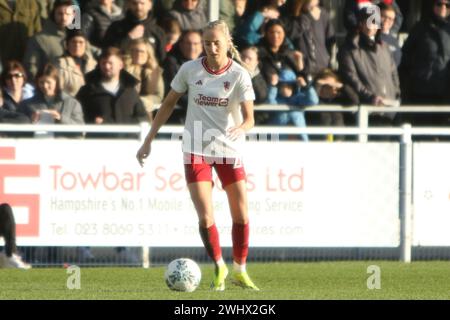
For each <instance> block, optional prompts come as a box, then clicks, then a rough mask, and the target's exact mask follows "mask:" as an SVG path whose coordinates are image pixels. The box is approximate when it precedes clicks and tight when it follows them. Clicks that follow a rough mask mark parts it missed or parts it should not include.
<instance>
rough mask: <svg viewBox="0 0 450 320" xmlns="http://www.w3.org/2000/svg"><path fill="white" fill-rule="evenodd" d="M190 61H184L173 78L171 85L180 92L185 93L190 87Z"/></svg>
mask: <svg viewBox="0 0 450 320" xmlns="http://www.w3.org/2000/svg"><path fill="white" fill-rule="evenodd" d="M187 65H188V63H184V64H183V65H182V66H181V67H180V69H179V70H178V72H177V74H176V75H175V77H174V78H173V80H172V82H171V84H170V87H171V88H172V89H173V90H174V91H176V92H178V93H184V92H186V91H187V89H188V82H187V75H188V68H187Z"/></svg>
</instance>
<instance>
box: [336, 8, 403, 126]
mask: <svg viewBox="0 0 450 320" xmlns="http://www.w3.org/2000/svg"><path fill="white" fill-rule="evenodd" d="M371 17H372V12H371V10H369V9H367V8H363V9H361V10H360V11H359V14H358V20H359V24H358V31H357V33H356V34H355V35H354V36H353V37H352V38H349V39H347V41H346V43H345V44H344V45H343V47H342V48H341V49H340V51H339V54H338V60H339V72H340V75H341V76H342V79H343V81H344V83H347V84H349V85H350V86H352V87H353V89H354V90H355V91H356V92H357V93H358V96H359V99H360V102H361V103H363V104H371V105H375V106H385V105H395V104H396V101H398V99H399V98H400V84H399V79H398V73H397V67H396V65H395V61H394V58H393V57H392V54H391V52H390V51H389V48H388V46H387V45H386V44H385V43H383V42H382V41H381V40H380V30H379V29H378V26H377V25H376V24H375V21H374V20H373V19H372V18H371ZM376 118H377V121H375V123H377V124H382V125H383V124H384V125H388V124H391V120H392V119H391V118H390V117H384V116H380V117H376ZM375 123H374V124H375Z"/></svg>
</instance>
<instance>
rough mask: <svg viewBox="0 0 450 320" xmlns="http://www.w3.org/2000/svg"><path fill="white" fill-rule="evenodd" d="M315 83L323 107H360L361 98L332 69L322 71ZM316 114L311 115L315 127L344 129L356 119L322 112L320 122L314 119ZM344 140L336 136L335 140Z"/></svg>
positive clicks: (337, 113) (339, 113) (341, 114)
mask: <svg viewBox="0 0 450 320" xmlns="http://www.w3.org/2000/svg"><path fill="white" fill-rule="evenodd" d="M314 83H315V88H316V91H317V95H318V96H319V101H320V104H321V105H327V104H328V105H340V106H349V107H351V106H357V105H359V97H358V94H357V93H356V92H355V90H354V89H353V88H352V87H351V86H350V85H348V84H345V83H344V82H343V81H342V80H341V79H340V77H339V76H338V75H337V74H336V73H335V72H334V71H333V70H331V69H324V70H322V71H321V72H320V73H319V74H318V75H317V76H316V78H315V79H314ZM316 114H317V113H316V112H311V113H309V115H311V116H312V118H313V119H312V121H311V122H312V123H313V124H314V125H320V126H324V127H331V126H337V127H344V126H345V125H346V124H352V125H353V124H354V119H350V117H346V115H345V114H344V113H343V112H320V113H319V119H318V121H317V120H316V119H314V116H315V115H316ZM346 118H347V120H346ZM309 119H310V118H308V120H309ZM308 122H309V121H308ZM346 122H347V123H346ZM349 122H351V123H349ZM329 138H331V137H329ZM344 138H345V137H344V136H336V137H335V140H344Z"/></svg>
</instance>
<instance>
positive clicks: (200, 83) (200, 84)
mask: <svg viewBox="0 0 450 320" xmlns="http://www.w3.org/2000/svg"><path fill="white" fill-rule="evenodd" d="M195 85H197V86H202V85H203V82H202V80H198V81H197V82H196V83H195Z"/></svg>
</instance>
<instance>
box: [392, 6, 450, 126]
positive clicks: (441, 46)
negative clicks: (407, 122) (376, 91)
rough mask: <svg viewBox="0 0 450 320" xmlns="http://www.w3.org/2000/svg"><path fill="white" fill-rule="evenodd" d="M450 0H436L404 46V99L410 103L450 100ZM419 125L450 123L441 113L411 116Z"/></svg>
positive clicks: (402, 72)
mask: <svg viewBox="0 0 450 320" xmlns="http://www.w3.org/2000/svg"><path fill="white" fill-rule="evenodd" d="M449 16H450V1H448V0H433V6H432V9H431V13H430V14H429V15H427V16H425V17H424V18H423V19H422V20H421V21H420V22H418V23H417V24H416V25H415V26H414V27H413V29H412V30H411V32H410V33H409V37H408V39H407V40H406V42H405V44H404V45H403V56H402V62H401V64H400V68H399V70H400V76H401V80H402V81H401V83H402V92H403V99H404V101H405V102H406V103H408V104H449V103H450V90H449V88H450V23H449ZM411 119H412V121H413V122H414V124H416V125H418V124H420V125H438V124H443V125H449V124H450V119H449V117H448V116H447V117H446V116H442V115H440V114H436V115H421V116H418V115H417V116H415V117H411Z"/></svg>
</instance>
